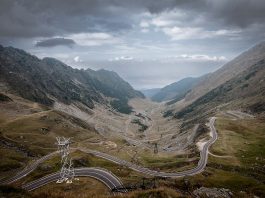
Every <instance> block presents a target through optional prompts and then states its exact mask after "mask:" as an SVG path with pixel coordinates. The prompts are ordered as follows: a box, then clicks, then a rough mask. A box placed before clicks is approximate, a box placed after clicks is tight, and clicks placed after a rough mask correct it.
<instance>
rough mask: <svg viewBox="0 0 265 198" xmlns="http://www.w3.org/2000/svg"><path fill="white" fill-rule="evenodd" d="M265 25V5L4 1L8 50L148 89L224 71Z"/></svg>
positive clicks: (257, 0) (195, 0)
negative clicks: (19, 50)
mask: <svg viewBox="0 0 265 198" xmlns="http://www.w3.org/2000/svg"><path fill="white" fill-rule="evenodd" d="M264 21H265V1H264V0H75V1H74V0H0V44H2V45H4V46H14V47H18V48H22V49H25V50H26V51H28V52H30V53H32V54H34V55H36V56H38V57H40V58H43V57H47V56H49V57H54V58H58V59H59V60H61V61H63V62H65V63H67V64H69V65H70V66H73V67H77V68H91V69H101V68H104V69H108V70H113V71H115V72H117V73H118V74H119V75H120V76H121V77H123V78H124V79H125V80H126V81H128V82H129V83H131V85H132V86H133V87H134V88H136V89H145V88H154V87H162V86H165V85H167V84H169V83H172V82H175V81H177V80H180V79H182V78H184V77H188V76H199V75H202V74H205V73H208V72H211V71H214V70H216V69H217V68H219V67H220V66H222V65H223V64H224V63H225V62H227V61H229V60H231V59H232V58H233V57H235V56H236V55H238V54H239V53H241V52H242V51H245V50H246V49H248V48H250V47H251V46H253V45H255V44H256V43H258V42H260V41H263V40H264V37H265V22H264Z"/></svg>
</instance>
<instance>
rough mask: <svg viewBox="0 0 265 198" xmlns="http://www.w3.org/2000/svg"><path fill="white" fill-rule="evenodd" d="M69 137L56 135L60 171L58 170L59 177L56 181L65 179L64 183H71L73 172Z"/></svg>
mask: <svg viewBox="0 0 265 198" xmlns="http://www.w3.org/2000/svg"><path fill="white" fill-rule="evenodd" d="M70 139H71V138H65V137H56V140H57V145H58V151H59V153H60V155H61V164H62V167H61V171H60V177H61V178H60V179H58V180H57V182H56V183H62V182H64V181H66V183H72V181H73V179H74V177H75V172H74V168H73V167H72V165H73V164H72V159H71V158H70V156H69V154H70V143H71V142H70Z"/></svg>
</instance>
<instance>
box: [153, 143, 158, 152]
mask: <svg viewBox="0 0 265 198" xmlns="http://www.w3.org/2000/svg"><path fill="white" fill-rule="evenodd" d="M154 153H155V154H157V153H158V146H157V143H155V147H154Z"/></svg>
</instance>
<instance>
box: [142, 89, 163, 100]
mask: <svg viewBox="0 0 265 198" xmlns="http://www.w3.org/2000/svg"><path fill="white" fill-rule="evenodd" d="M160 90H161V88H153V89H143V90H140V91H141V92H142V93H143V94H144V95H145V97H147V98H152V97H153V96H154V95H155V94H157V93H158V92H159V91H160Z"/></svg>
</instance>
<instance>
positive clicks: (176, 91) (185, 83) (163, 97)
mask: <svg viewBox="0 0 265 198" xmlns="http://www.w3.org/2000/svg"><path fill="white" fill-rule="evenodd" d="M198 80H199V78H192V77H188V78H184V79H182V80H180V81H177V82H175V83H172V84H170V85H167V86H165V87H163V88H162V89H160V90H159V91H158V92H157V93H156V94H154V95H153V96H152V97H151V99H152V100H153V101H156V102H162V101H168V100H174V101H179V100H181V99H182V98H184V97H185V95H186V94H187V93H188V91H189V90H190V89H191V88H192V87H193V86H194V85H195V84H196V83H197V82H198Z"/></svg>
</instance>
